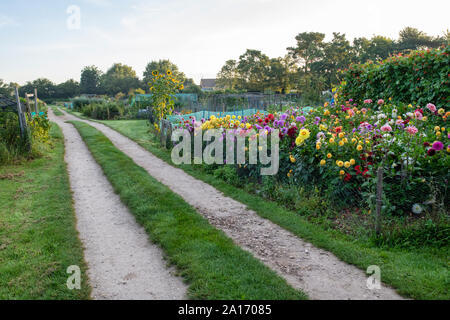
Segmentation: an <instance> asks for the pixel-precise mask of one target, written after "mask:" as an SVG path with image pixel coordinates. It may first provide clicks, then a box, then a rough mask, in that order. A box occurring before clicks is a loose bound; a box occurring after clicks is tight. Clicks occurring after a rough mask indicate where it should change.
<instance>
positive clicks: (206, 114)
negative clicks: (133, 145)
mask: <svg viewBox="0 0 450 320" xmlns="http://www.w3.org/2000/svg"><path fill="white" fill-rule="evenodd" d="M301 110H302V111H303V112H310V111H311V110H313V108H311V107H306V108H302V109H301ZM258 112H259V113H260V114H261V115H266V114H269V112H267V111H264V110H258V109H245V110H239V111H231V112H214V111H206V110H204V111H199V112H194V113H190V114H185V115H173V116H169V117H167V120H169V121H170V122H171V123H173V124H178V123H180V122H181V121H185V120H189V119H190V118H191V117H192V118H194V117H195V119H196V120H197V121H200V120H201V119H206V120H209V119H210V118H211V116H216V117H218V118H223V117H226V116H228V115H229V116H236V117H238V116H241V117H242V118H243V117H250V116H253V115H254V114H256V113H258ZM192 118H191V119H192Z"/></svg>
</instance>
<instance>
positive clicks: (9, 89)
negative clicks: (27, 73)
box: [0, 79, 15, 97]
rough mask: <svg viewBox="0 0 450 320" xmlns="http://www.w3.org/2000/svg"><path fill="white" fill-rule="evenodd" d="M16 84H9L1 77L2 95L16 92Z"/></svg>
mask: <svg viewBox="0 0 450 320" xmlns="http://www.w3.org/2000/svg"><path fill="white" fill-rule="evenodd" d="M14 85H15V84H13V83H10V84H7V83H5V82H3V80H2V79H0V95H2V96H8V97H9V96H11V95H12V94H13V93H14V88H15V87H14Z"/></svg>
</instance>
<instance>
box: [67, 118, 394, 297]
mask: <svg viewBox="0 0 450 320" xmlns="http://www.w3.org/2000/svg"><path fill="white" fill-rule="evenodd" d="M65 118H66V119H68V120H79V121H83V122H86V123H88V124H90V125H92V126H93V127H95V128H97V129H98V130H100V131H101V132H103V134H105V136H107V137H108V138H109V139H110V140H111V142H112V143H113V144H114V145H115V146H116V147H117V148H119V149H120V150H122V152H124V153H125V154H127V155H128V156H129V157H130V158H132V159H133V160H134V162H135V163H136V164H138V165H139V166H141V167H143V168H144V169H145V170H147V172H148V173H149V174H150V175H152V176H153V177H155V178H156V179H157V180H159V181H160V182H162V183H163V184H165V185H166V186H168V187H169V188H170V189H171V190H172V191H174V192H175V193H177V194H179V195H180V196H181V197H182V198H183V199H184V200H185V201H186V202H188V203H189V204H190V205H192V206H193V207H194V208H196V209H197V211H198V212H199V213H200V214H202V215H203V216H204V217H206V218H207V219H208V220H209V221H210V223H211V224H212V225H214V226H215V227H216V228H218V229H221V230H223V231H224V232H225V233H226V234H227V235H228V236H229V237H230V238H232V239H233V241H234V242H235V243H236V244H238V245H239V246H241V247H242V248H243V249H245V250H247V251H249V252H251V253H252V254H253V255H254V256H255V257H257V258H258V259H260V260H261V261H262V262H263V263H264V264H266V265H267V266H269V267H270V268H271V269H273V270H274V271H276V272H277V273H278V274H279V275H280V276H282V277H283V278H284V279H286V281H287V282H288V283H289V284H290V285H291V286H293V287H294V288H297V289H300V290H303V291H304V292H306V293H307V294H308V295H309V297H310V298H311V299H317V300H318V299H321V300H322V299H329V300H348V299H355V300H372V299H373V300H376V299H383V300H394V299H403V298H402V297H401V296H400V295H398V294H397V293H396V292H395V290H393V289H391V288H389V287H387V286H384V285H383V286H382V288H381V289H380V290H369V289H367V286H366V281H367V275H366V274H365V273H364V272H363V271H362V270H360V269H358V268H356V267H354V266H352V265H349V264H347V263H345V262H342V261H341V260H339V259H338V258H337V257H336V256H334V255H333V254H332V253H330V252H328V251H325V250H322V249H319V248H316V247H314V246H313V245H312V244H310V243H307V242H305V241H303V240H302V239H300V238H298V237H296V236H295V235H293V234H292V233H290V232H289V231H287V230H285V229H283V228H281V227H280V226H278V225H276V224H274V223H272V222H271V221H269V220H266V219H264V218H261V217H260V216H258V215H257V214H256V213H255V212H254V211H251V210H249V209H247V207H246V206H245V205H243V204H242V203H239V202H237V201H235V200H233V199H231V198H228V197H226V196H225V195H223V194H222V193H221V192H219V191H218V190H216V189H215V188H213V187H212V186H210V185H208V184H206V183H204V182H202V181H199V180H197V179H195V178H193V177H192V176H190V175H188V174H187V173H185V172H184V171H183V170H181V169H178V168H174V167H172V166H170V165H169V164H167V163H166V162H164V161H162V160H160V159H159V158H157V157H156V156H154V155H153V154H151V153H150V152H148V151H147V150H145V149H144V148H142V147H141V146H139V145H138V144H137V143H135V142H134V141H132V140H130V139H128V138H127V137H125V136H123V135H121V134H120V133H118V132H117V131H115V130H113V129H111V128H109V127H107V126H105V125H103V124H100V123H97V122H93V121H86V120H80V119H79V118H76V117H74V116H72V115H69V114H66V115H65ZM381 276H382V270H381Z"/></svg>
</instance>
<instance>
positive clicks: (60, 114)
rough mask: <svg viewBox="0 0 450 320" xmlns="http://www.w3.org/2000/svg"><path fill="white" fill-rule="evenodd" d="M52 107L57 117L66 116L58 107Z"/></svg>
mask: <svg viewBox="0 0 450 320" xmlns="http://www.w3.org/2000/svg"><path fill="white" fill-rule="evenodd" d="M50 107H51V108H52V110H53V113H54V114H55V116H57V117H60V116H63V115H64V113H62V112H61V111H60V110H59V109H58V107H56V106H50Z"/></svg>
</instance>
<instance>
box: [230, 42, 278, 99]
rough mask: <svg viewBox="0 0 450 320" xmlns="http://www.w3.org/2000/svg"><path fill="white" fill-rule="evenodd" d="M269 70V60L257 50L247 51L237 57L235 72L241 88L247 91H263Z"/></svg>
mask: <svg viewBox="0 0 450 320" xmlns="http://www.w3.org/2000/svg"><path fill="white" fill-rule="evenodd" d="M269 70H270V59H269V57H268V56H266V55H265V54H263V53H262V52H261V51H258V50H250V49H247V51H246V52H245V53H244V54H243V55H241V56H240V57H239V63H238V65H237V71H238V73H239V80H240V81H241V83H242V86H243V87H244V88H246V89H247V90H249V91H264V88H265V86H266V85H267V80H268V71H269Z"/></svg>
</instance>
